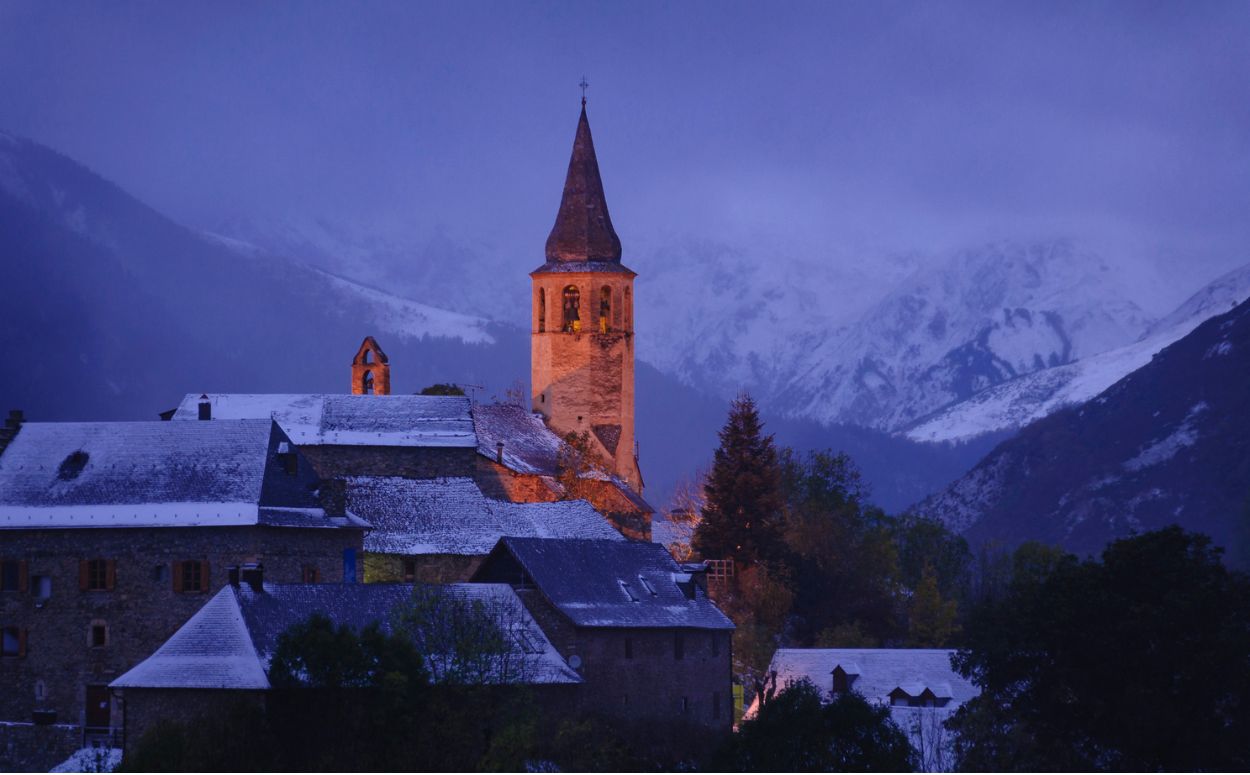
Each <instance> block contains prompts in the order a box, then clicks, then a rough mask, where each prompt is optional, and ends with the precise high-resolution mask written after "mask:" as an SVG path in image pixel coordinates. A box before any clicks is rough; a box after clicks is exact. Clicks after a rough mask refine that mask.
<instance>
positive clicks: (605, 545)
mask: <svg viewBox="0 0 1250 775" xmlns="http://www.w3.org/2000/svg"><path fill="white" fill-rule="evenodd" d="M504 555H510V556H511V558H513V559H514V560H515V561H516V562H517V563H518V564H519V565H520V566H521V568H522V569H523V571H524V574H525V576H526V577H528V580H529V581H532V582H533V583H534V585H535V586H536V587H537V588H538V590H539V592H541V593H542V595H543V596H544V597H546V598H547V600H548V601H550V602H551V604H552V605H554V606H555V607H556V608H557V609H559V610H560V611H561V612H562V613H564V615H565V616H567V617H568V618H569V619H570V620H571V621H572V622H573V624H574V625H576V626H578V627H664V628H670V627H683V628H694V629H714V630H729V629H733V626H734V625H733V622H731V621H730V620H729V618H728V617H727V616H725V615H724V614H723V613H721V612H720V609H718V608H717V607H716V605H715V604H714V603H712V601H711V600H709V599H708V597H707V595H706V594H704V592H703V590H701V589H700V588H699V587H698V585H697V584H695V583H694V582H693V581H692V580H691V579H690V575H689V574H687V573H683V572H682V570H681V568H680V567H678V565H677V563H676V562H674V561H673V558H672V557H671V556H670V555H669V553H668V551H667V550H666V549H665V548H664V547H662V546H660V545H659V544H653V543H644V542H636V541H603V540H588V539H541V538H504V539H503V540H502V541H500V544H499V546H498V547H496V549H495V550H494V551H493V552H492V553H491V556H490V558H489V559H487V561H486V563H485V564H484V565H483V567H482V568H481V569H480V570H479V571H478V575H477V577H478V578H483V579H485V578H491V579H492V580H496V575H499V574H500V569H501V568H502V567H503V565H504V563H503V560H502V557H503V556H504ZM498 580H503V579H498ZM522 580H524V579H517V581H522ZM679 583H680V585H679Z"/></svg>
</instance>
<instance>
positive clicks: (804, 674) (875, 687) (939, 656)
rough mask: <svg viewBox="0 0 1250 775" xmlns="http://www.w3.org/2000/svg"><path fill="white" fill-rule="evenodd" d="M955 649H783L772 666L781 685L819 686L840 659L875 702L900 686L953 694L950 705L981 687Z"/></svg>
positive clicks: (828, 684) (909, 691) (825, 684)
mask: <svg viewBox="0 0 1250 775" xmlns="http://www.w3.org/2000/svg"><path fill="white" fill-rule="evenodd" d="M954 653H955V652H954V651H953V650H951V649H778V650H777V653H776V654H774V655H773V661H772V664H771V666H770V667H769V670H770V671H776V672H777V689H778V691H780V690H781V689H782V688H783V687H785V685H786V684H788V683H792V682H795V681H798V680H800V679H803V678H806V679H807V680H809V681H811V682H812V684H813V685H815V686H816V687H817V688H818V689H821V690H822V691H825V692H829V691H831V690H832V688H833V678H832V676H833V669H834V668H835V667H837V666H838V665H841V666H842V669H843V670H844V671H846V673H847V674H848V675H852V676H858V677H857V678H856V679H855V681H854V683H852V684H851V687H850V688H851V689H852V690H853V691H856V692H858V693H860V694H862V695H863V696H864V697H865V698H867V699H868V700H871V701H875V702H881V703H888V702H889V698H890V694H891V693H892V692H894V691H895V690H897V689H901V690H902V691H903V692H904V693H906V695H907V696H908V697H916V698H919V697H920V696H921V695H922V694H923V693H924V692H925V691H926V690H928V691H930V692H931V693H932V695H933V696H934V697H936V698H939V699H949V700H951V703H950V704H949V705H948V706H947V707H949V708H951V709H953V708H955V707H957V706H958V705H960V704H962V703H964V702H966V701H968V700H970V699H972V698H973V697H975V696H977V694H978V693H979V692H978V690H977V688H976V686H974V685H973V684H972V682H970V681H967V680H965V679H964V678H963V677H962V676H960V675H959V674H958V673H956V672H955V670H954V669H953V668H952V667H951V663H950V658H951V655H952V654H954Z"/></svg>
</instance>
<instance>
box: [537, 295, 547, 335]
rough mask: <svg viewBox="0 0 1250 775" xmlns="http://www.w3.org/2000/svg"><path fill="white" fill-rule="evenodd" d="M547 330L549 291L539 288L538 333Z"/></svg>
mask: <svg viewBox="0 0 1250 775" xmlns="http://www.w3.org/2000/svg"><path fill="white" fill-rule="evenodd" d="M546 330H547V291H546V289H543V288H539V289H538V333H540V334H541V333H542V332H544V331H546Z"/></svg>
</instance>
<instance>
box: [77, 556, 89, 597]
mask: <svg viewBox="0 0 1250 775" xmlns="http://www.w3.org/2000/svg"><path fill="white" fill-rule="evenodd" d="M88 572H89V569H88V561H87V560H79V561H78V588H79V589H81V590H82V591H83V592H86V591H87V573H88Z"/></svg>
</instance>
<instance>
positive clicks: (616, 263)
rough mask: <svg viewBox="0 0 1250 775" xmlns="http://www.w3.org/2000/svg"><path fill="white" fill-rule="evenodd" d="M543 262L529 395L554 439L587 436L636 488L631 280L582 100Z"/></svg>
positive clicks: (536, 283) (537, 277) (536, 279)
mask: <svg viewBox="0 0 1250 775" xmlns="http://www.w3.org/2000/svg"><path fill="white" fill-rule="evenodd" d="M546 253H547V261H546V263H544V264H543V265H542V266H540V267H538V268H537V269H535V270H534V271H533V272H531V273H530V277H531V278H532V285H533V296H532V301H531V304H532V309H533V313H532V316H531V318H532V323H531V325H532V328H531V331H532V333H531V337H530V342H531V345H530V358H531V385H530V388H531V391H532V404H531V405H532V406H533V408H534V411H536V412H540V413H541V414H542V416H543V418H544V419H545V420H546V421H547V423H548V425H550V426H551V428H552V430H554V431H555V432H556V433H557V434H558V435H559V436H561V437H563V436H565V435H566V434H570V433H572V434H578V435H581V434H586V437H587V438H588V440H589V441H590V443H591V445H592V446H593V448H594V449H595V451H596V452H597V453H598V454H600V455H602V456H603V457H604V458H605V459H606V460H607V461H609V462H610V464H611V467H612V470H613V472H614V473H615V474H616V475H617V476H619V477H620V478H621V479H623V480H624V481H625V482H626V483H628V484H629V486H630V487H631V488H632V489H633V490H634V491H635V492H637V493H640V494H641V493H642V489H643V482H642V473H641V471H640V469H639V467H638V457H637V448H636V443H635V437H634V299H633V289H634V277H635V273H634V272H633V271H632V270H630V269H628V268H627V267H625V266H624V265H623V264H622V263H621V240H620V238H618V237H617V236H616V232H615V231H614V230H613V228H612V219H611V218H610V217H609V216H608V203H607V198H606V197H605V196H604V193H603V181H602V179H601V178H600V177H599V162H598V160H597V159H596V158H595V146H594V143H593V141H592V140H591V136H590V123H589V121H588V120H587V119H586V103H585V101H584V100H583V102H582V113H581V117H580V118H579V119H578V122H577V132H576V134H575V136H574V139H573V154H572V157H571V158H570V160H569V169H568V174H567V176H566V177H565V182H564V195H563V197H562V198H561V201H560V210H559V212H558V213H557V215H556V222H555V226H554V227H552V229H551V234H550V235H549V236H548V237H547V248H546Z"/></svg>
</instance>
